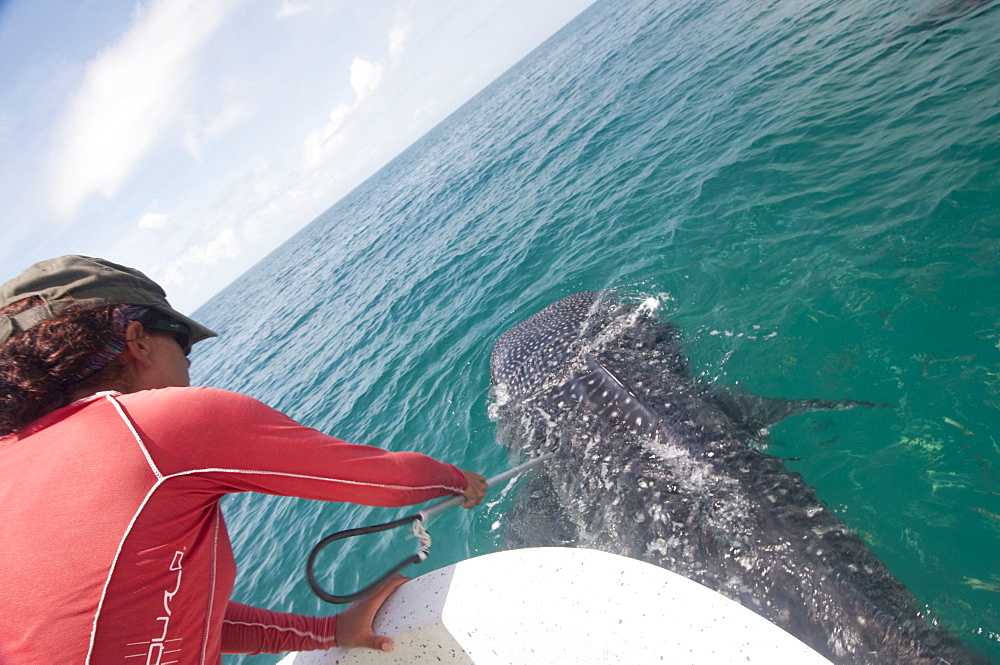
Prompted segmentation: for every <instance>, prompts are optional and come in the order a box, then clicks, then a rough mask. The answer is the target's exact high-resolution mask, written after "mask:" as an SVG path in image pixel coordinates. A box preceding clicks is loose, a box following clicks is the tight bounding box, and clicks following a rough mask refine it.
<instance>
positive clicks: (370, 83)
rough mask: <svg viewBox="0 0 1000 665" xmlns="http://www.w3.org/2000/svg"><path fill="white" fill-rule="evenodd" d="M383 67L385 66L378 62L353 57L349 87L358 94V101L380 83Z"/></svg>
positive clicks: (373, 90)
mask: <svg viewBox="0 0 1000 665" xmlns="http://www.w3.org/2000/svg"><path fill="white" fill-rule="evenodd" d="M383 69H385V68H384V67H383V66H382V65H381V64H380V63H377V62H372V61H370V60H365V59H364V58H354V62H352V63H351V88H352V89H353V90H354V94H355V95H357V96H358V101H359V102H360V101H363V100H364V99H365V97H367V96H368V95H370V94H371V93H373V92H375V91H376V90H378V87H379V86H380V85H382V71H383Z"/></svg>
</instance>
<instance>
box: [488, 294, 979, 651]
mask: <svg viewBox="0 0 1000 665" xmlns="http://www.w3.org/2000/svg"><path fill="white" fill-rule="evenodd" d="M491 375H492V380H493V383H494V384H495V386H496V388H495V392H496V403H495V404H494V406H493V411H494V413H493V415H494V417H495V419H496V420H497V421H498V436H499V437H500V438H501V440H502V442H503V443H505V444H506V445H509V446H511V447H512V448H514V449H518V448H520V449H521V450H522V452H523V453H525V454H529V455H531V454H535V453H538V452H542V451H552V452H554V453H555V457H554V458H553V460H551V461H550V462H548V463H547V464H546V465H544V466H543V467H539V469H540V472H539V473H537V475H536V476H535V477H534V478H533V479H532V480H531V481H530V484H529V485H528V487H526V488H525V490H524V491H523V492H522V493H521V496H520V499H519V505H518V507H517V508H515V510H514V511H512V515H511V516H510V521H509V522H508V527H507V536H506V537H507V542H506V545H507V546H508V547H518V546H539V545H575V546H585V547H592V548H596V549H602V550H606V551H609V552H614V553H617V554H623V555H625V556H628V557H632V558H636V559H641V560H644V561H648V562H651V563H654V564H657V565H660V566H663V567H664V568H668V569H670V570H673V571H675V572H677V573H680V574H682V575H684V576H686V577H688V578H690V579H693V580H695V581H697V582H700V583H701V584H704V585H705V586H708V587H709V588H712V589H714V590H716V591H719V592H720V593H722V594H724V595H726V596H728V597H730V598H732V599H734V600H736V601H738V602H740V603H742V604H743V605H745V606H747V607H748V608H750V609H752V610H754V611H755V612H757V613H758V614H760V615H762V616H764V617H766V618H767V619H769V620H770V621H772V622H773V623H775V624H777V625H779V626H781V627H782V628H784V629H785V630H787V631H788V632H790V633H792V634H793V635H795V636H796V637H798V638H799V639H800V640H802V641H803V642H805V643H807V644H809V645H810V646H812V647H813V648H814V649H816V650H817V651H818V652H820V653H822V654H824V655H825V656H826V657H827V658H829V659H830V660H832V661H834V662H836V663H896V662H905V663H946V662H953V663H957V662H970V663H972V662H975V663H978V662H985V661H983V660H981V659H979V658H978V657H977V656H975V655H973V654H970V653H968V652H967V651H965V650H964V649H963V648H962V646H961V644H960V643H959V642H958V640H957V639H956V638H955V637H954V636H953V635H952V634H951V633H949V632H948V631H947V630H945V629H943V628H941V627H938V626H935V625H932V624H931V623H929V622H927V621H925V620H924V619H923V618H922V617H921V615H920V611H919V606H918V604H917V602H916V601H915V599H914V598H913V597H912V595H911V594H910V593H909V592H908V591H907V590H906V589H905V588H904V587H903V585H902V584H901V583H900V582H898V581H897V580H895V579H894V578H893V577H892V575H891V574H890V573H889V572H888V570H887V569H886V568H885V566H884V565H883V564H882V563H881V562H880V561H879V560H878V559H877V558H876V557H875V556H874V555H873V554H872V553H871V552H870V551H869V550H868V548H867V547H865V545H864V544H863V543H862V542H861V540H860V539H859V538H858V537H857V536H855V535H854V534H853V533H851V532H850V531H848V530H847V528H846V527H845V525H844V524H843V523H842V522H841V521H840V520H839V519H838V518H837V517H836V516H834V515H833V514H832V513H831V512H830V511H829V510H828V509H827V508H826V507H825V506H824V505H823V503H822V502H821V501H820V500H819V499H818V498H817V497H816V495H815V492H814V490H812V489H811V488H810V487H808V486H807V485H806V484H805V483H803V481H802V479H801V477H800V476H799V475H798V474H795V473H792V472H789V471H788V470H786V469H785V468H784V465H783V464H782V463H781V461H780V460H778V459H776V458H774V457H770V456H768V455H765V454H763V453H761V452H759V451H757V450H755V449H754V447H753V442H754V441H755V440H760V438H761V437H762V436H764V435H765V434H766V428H767V427H768V426H769V425H771V424H773V423H775V422H777V421H779V420H781V419H782V418H783V417H785V416H787V415H791V414H794V413H801V412H804V411H807V410H811V409H815V408H825V409H831V408H846V407H850V406H857V405H860V404H863V403H859V402H835V401H818V400H797V401H789V400H769V399H763V398H755V397H752V396H746V395H739V394H737V393H734V392H730V391H726V390H723V389H719V388H716V387H711V386H708V385H706V384H704V383H703V382H699V381H698V380H696V379H694V378H693V377H692V376H691V375H690V373H689V371H688V366H687V360H686V357H685V356H684V355H683V351H682V348H681V340H680V338H679V336H678V334H677V333H676V331H675V330H674V329H673V327H672V326H670V325H669V324H668V323H666V322H663V321H662V320H660V319H659V318H658V317H656V316H654V314H653V312H652V310H651V308H649V307H645V306H638V307H637V306H630V305H625V304H622V303H620V302H618V301H617V299H615V298H614V297H611V296H604V297H602V296H601V294H598V293H595V292H586V293H580V294H576V295H573V296H569V297H567V298H564V299H563V300H560V301H559V302H557V303H555V304H554V305H552V306H550V307H548V308H547V309H545V310H543V311H542V312H539V313H538V314H536V315H534V316H532V317H531V318H529V319H528V320H526V321H525V322H523V323H521V324H520V325H518V326H516V327H514V328H512V329H511V330H509V331H507V332H506V333H505V334H504V335H503V336H502V337H501V338H500V340H499V341H498V342H497V344H496V347H495V348H494V350H493V356H492V359H491Z"/></svg>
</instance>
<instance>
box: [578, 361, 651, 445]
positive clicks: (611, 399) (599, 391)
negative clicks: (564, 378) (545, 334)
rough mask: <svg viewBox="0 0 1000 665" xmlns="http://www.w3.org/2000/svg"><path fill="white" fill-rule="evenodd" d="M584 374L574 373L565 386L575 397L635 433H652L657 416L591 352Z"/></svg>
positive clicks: (598, 413) (597, 412)
mask: <svg viewBox="0 0 1000 665" xmlns="http://www.w3.org/2000/svg"><path fill="white" fill-rule="evenodd" d="M587 369H588V370H590V371H588V372H587V373H586V374H575V375H574V376H573V378H572V379H570V381H569V382H567V383H566V385H565V386H564V391H565V392H566V393H568V394H569V395H571V396H572V397H573V398H574V399H576V400H577V401H579V402H580V403H581V404H583V405H584V406H586V407H587V408H588V409H590V410H591V411H593V412H594V413H595V414H597V415H599V416H602V417H604V418H609V419H611V420H614V421H617V422H620V423H621V424H623V425H625V426H626V427H628V428H629V429H631V430H632V431H634V432H636V433H638V434H651V433H652V432H654V431H655V430H656V428H657V426H658V425H659V416H657V415H656V412H654V411H653V410H652V409H650V408H649V407H648V406H647V405H646V404H645V403H644V402H643V400H642V399H641V398H640V397H639V396H637V395H636V394H635V393H634V392H633V391H632V390H631V389H630V388H629V387H628V386H626V385H625V383H624V382H622V380H621V379H619V378H618V377H617V376H615V374H614V373H613V372H612V371H611V370H609V369H608V368H607V367H605V366H604V365H602V364H601V363H600V362H598V361H597V359H596V358H594V357H593V356H591V357H588V359H587Z"/></svg>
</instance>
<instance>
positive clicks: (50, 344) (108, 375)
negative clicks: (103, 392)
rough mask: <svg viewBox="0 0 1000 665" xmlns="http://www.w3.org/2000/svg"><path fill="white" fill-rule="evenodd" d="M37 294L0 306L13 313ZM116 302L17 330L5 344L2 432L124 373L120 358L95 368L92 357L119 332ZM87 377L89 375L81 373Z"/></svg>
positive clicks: (0, 368) (0, 362) (0, 367)
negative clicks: (93, 369)
mask: <svg viewBox="0 0 1000 665" xmlns="http://www.w3.org/2000/svg"><path fill="white" fill-rule="evenodd" d="M39 304H41V300H40V299H39V298H37V297H35V298H27V299H25V300H20V301H18V302H16V303H13V304H11V305H8V306H7V307H5V308H3V309H0V314H6V315H8V316H12V315H14V314H18V313H20V312H23V311H24V310H27V309H30V308H31V307H34V306H36V305H39ZM116 307H117V306H115V305H111V306H106V307H97V308H92V309H83V308H80V309H76V310H71V311H69V312H68V313H66V314H64V315H63V316H60V317H59V318H56V319H52V320H49V321H45V322H42V323H39V324H38V325H36V326H34V327H33V328H31V329H30V330H26V331H23V332H20V333H17V334H14V335H12V336H11V337H10V339H8V340H7V341H6V342H4V343H3V345H2V346H0V436H4V435H6V434H10V433H11V432H13V431H15V430H17V429H20V428H21V427H24V426H25V425H27V424H28V423H30V422H32V421H34V420H36V419H38V418H41V417H42V416H44V415H45V414H47V413H49V412H51V411H54V410H56V409H58V408H61V407H63V406H66V405H67V404H69V403H70V394H71V393H72V392H73V391H75V390H77V389H79V388H87V387H90V386H93V385H96V384H98V383H100V382H103V381H114V380H115V379H117V378H118V376H119V375H120V374H121V372H122V369H123V364H122V362H121V359H120V358H114V359H112V360H111V362H108V364H107V365H106V366H105V367H103V368H102V369H100V371H97V372H96V373H91V372H90V371H88V370H89V368H91V367H92V360H93V358H94V357H95V355H97V354H100V353H101V352H102V351H104V350H105V349H106V348H107V345H108V342H109V340H111V339H112V338H113V337H114V336H115V335H116V334H117V333H118V331H117V327H116V323H115V316H114V315H115V310H116ZM81 377H83V378H81Z"/></svg>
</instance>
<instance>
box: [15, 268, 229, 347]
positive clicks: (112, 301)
mask: <svg viewBox="0 0 1000 665" xmlns="http://www.w3.org/2000/svg"><path fill="white" fill-rule="evenodd" d="M32 296H38V297H39V298H41V299H42V301H43V304H41V305H38V306H37V307H32V308H31V309H29V310H25V311H24V312H21V313H20V314H15V315H13V316H5V315H0V344H3V343H4V342H6V341H7V340H8V339H9V338H10V336H11V335H13V334H15V333H18V332H21V331H22V330H28V329H29V328H31V327H32V326H36V325H38V324H39V323H41V322H43V321H49V320H51V319H55V318H58V317H60V316H62V315H63V314H64V313H65V312H66V311H67V310H68V309H69V308H70V307H71V306H80V307H84V308H86V309H90V308H93V307H104V306H106V305H143V306H145V307H150V308H152V309H155V310H156V311H157V312H159V313H160V314H163V315H164V317H165V318H168V319H174V320H177V321H181V322H182V323H186V324H187V325H189V326H190V327H191V341H192V342H199V341H201V340H203V339H206V338H208V337H217V335H216V334H215V333H214V332H212V331H211V330H209V329H208V328H206V327H205V326H203V325H200V324H198V323H195V322H194V321H192V320H191V319H189V318H188V317H186V316H184V315H183V314H181V313H180V312H178V311H177V310H175V309H174V308H173V307H171V306H170V303H168V302H167V295H166V293H164V291H163V289H162V288H161V287H160V285H159V284H157V283H156V282H154V281H153V280H151V279H150V278H149V277H146V276H145V275H144V274H142V273H141V272H139V271H138V270H135V269H134V268H127V267H125V266H122V265H118V264H117V263H112V262H111V261H107V260H105V259H95V258H91V257H89V256H76V255H69V256H60V257H59V258H57V259H49V260H47V261H40V262H38V263H36V264H35V265H33V266H31V267H30V268H28V269H27V270H25V271H24V272H23V273H21V274H20V275H18V276H17V277H15V278H14V279H12V280H10V281H8V282H5V283H4V284H3V285H2V286H0V309H2V308H4V307H6V306H7V305H11V304H13V303H15V302H18V301H19V300H24V299H25V298H30V297H32Z"/></svg>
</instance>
